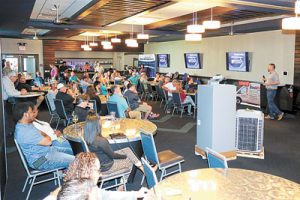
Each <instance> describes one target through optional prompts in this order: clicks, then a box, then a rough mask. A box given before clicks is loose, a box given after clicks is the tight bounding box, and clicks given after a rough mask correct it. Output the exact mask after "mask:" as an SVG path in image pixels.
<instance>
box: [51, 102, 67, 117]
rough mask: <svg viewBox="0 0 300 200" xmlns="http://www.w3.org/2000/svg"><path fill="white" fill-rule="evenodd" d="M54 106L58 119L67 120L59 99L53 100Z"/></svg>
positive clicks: (62, 104)
mask: <svg viewBox="0 0 300 200" xmlns="http://www.w3.org/2000/svg"><path fill="white" fill-rule="evenodd" d="M54 105H55V108H56V113H57V114H58V116H59V118H61V119H68V117H67V114H66V111H65V107H64V103H63V100H61V99H54Z"/></svg>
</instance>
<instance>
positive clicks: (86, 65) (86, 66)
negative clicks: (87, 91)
mask: <svg viewBox="0 0 300 200" xmlns="http://www.w3.org/2000/svg"><path fill="white" fill-rule="evenodd" d="M89 70H90V64H89V63H88V62H86V63H85V65H84V66H83V71H89Z"/></svg>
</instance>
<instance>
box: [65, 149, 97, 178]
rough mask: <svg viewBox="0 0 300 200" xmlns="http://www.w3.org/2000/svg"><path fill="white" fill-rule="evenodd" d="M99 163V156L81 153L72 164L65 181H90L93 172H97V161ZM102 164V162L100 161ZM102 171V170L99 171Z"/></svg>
mask: <svg viewBox="0 0 300 200" xmlns="http://www.w3.org/2000/svg"><path fill="white" fill-rule="evenodd" d="M97 160H98V161H99V159H98V157H97V155H96V154H95V153H91V152H85V153H83V152H82V153H79V154H77V155H76V157H75V160H74V161H73V162H72V163H71V164H70V166H69V168H68V171H67V173H66V176H65V177H64V181H65V182H67V181H70V180H75V179H78V180H80V179H90V178H92V177H91V175H92V174H93V170H96V169H95V167H96V161H97ZM99 162H100V161H99ZM97 170H100V169H97Z"/></svg>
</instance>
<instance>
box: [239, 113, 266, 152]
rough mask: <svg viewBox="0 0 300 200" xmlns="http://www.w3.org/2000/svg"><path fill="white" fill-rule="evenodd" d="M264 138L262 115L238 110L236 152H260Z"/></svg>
mask: <svg viewBox="0 0 300 200" xmlns="http://www.w3.org/2000/svg"><path fill="white" fill-rule="evenodd" d="M263 138H264V115H263V113H262V112H261V111H257V110H238V111H237V117H236V137H235V146H236V148H237V149H238V151H247V152H249V151H251V152H261V151H262V149H263Z"/></svg>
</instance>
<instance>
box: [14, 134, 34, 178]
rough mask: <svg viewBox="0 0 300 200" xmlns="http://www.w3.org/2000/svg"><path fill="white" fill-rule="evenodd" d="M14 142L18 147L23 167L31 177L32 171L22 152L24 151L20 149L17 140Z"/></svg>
mask: <svg viewBox="0 0 300 200" xmlns="http://www.w3.org/2000/svg"><path fill="white" fill-rule="evenodd" d="M14 142H15V144H16V147H17V150H18V153H19V155H20V158H21V161H22V164H23V166H24V168H25V171H26V173H27V175H30V171H29V168H28V165H27V161H26V159H25V156H24V154H23V152H22V149H21V148H20V146H19V144H18V142H17V140H16V139H14Z"/></svg>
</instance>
